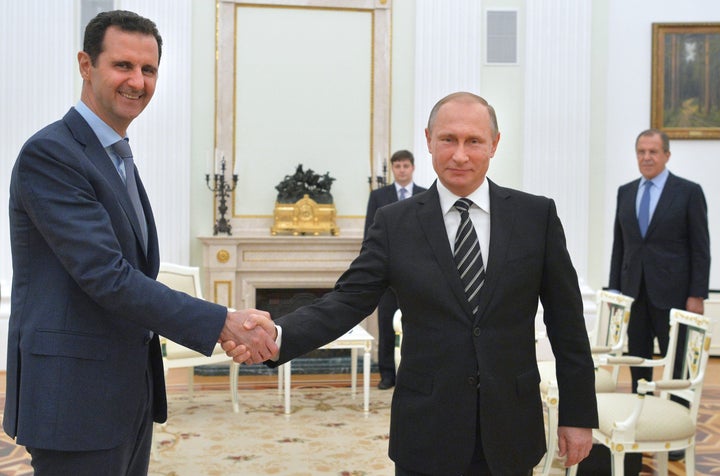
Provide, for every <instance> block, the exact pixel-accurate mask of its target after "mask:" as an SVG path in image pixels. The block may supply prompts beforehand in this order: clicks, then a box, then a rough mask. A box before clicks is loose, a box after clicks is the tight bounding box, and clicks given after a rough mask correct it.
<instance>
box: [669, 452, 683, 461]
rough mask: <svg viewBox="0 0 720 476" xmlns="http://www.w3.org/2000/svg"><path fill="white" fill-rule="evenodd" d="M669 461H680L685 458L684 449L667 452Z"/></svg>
mask: <svg viewBox="0 0 720 476" xmlns="http://www.w3.org/2000/svg"><path fill="white" fill-rule="evenodd" d="M668 459H669V460H670V461H680V460H683V459H685V450H673V451H670V452H669V453H668Z"/></svg>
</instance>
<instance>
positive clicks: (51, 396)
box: [3, 11, 277, 476]
mask: <svg viewBox="0 0 720 476" xmlns="http://www.w3.org/2000/svg"><path fill="white" fill-rule="evenodd" d="M161 47H162V39H161V37H160V35H159V33H158V31H157V28H156V26H155V24H154V23H153V22H152V21H150V20H148V19H146V18H143V17H140V16H139V15H137V14H135V13H132V12H126V11H113V12H103V13H100V14H99V15H97V16H96V17H95V18H94V19H93V20H91V21H90V23H89V24H88V26H87V28H86V30H85V39H84V44H83V51H81V52H79V53H78V63H79V69H80V74H81V76H82V79H83V85H82V91H81V97H80V101H79V102H78V103H77V105H76V106H75V107H73V108H71V109H70V110H69V111H68V113H67V114H66V115H65V117H63V118H62V119H61V120H59V121H57V122H55V123H53V124H50V125H49V126H47V127H45V128H44V129H42V130H41V131H40V132H38V133H36V134H35V135H33V136H32V137H31V138H30V139H29V140H28V141H27V142H26V143H25V145H24V146H23V148H22V150H21V151H20V154H19V156H18V159H17V161H16V162H15V166H14V167H13V172H12V178H11V183H10V202H9V209H10V241H11V247H12V258H13V287H12V298H11V299H12V303H11V312H10V323H9V326H10V327H9V336H8V360H7V362H8V366H7V393H6V401H5V413H4V420H3V428H4V430H5V432H6V433H7V434H8V435H10V436H11V437H14V438H16V441H17V443H18V444H20V445H24V446H26V447H27V450H28V452H29V453H30V455H31V457H32V466H33V470H34V474H35V475H36V476H48V475H57V476H65V475H73V476H98V475H104V476H146V475H147V471H148V464H149V456H150V446H151V441H152V426H153V421H156V422H163V421H165V419H166V417H167V401H166V396H165V380H164V373H163V363H162V356H161V350H160V342H159V339H158V334H162V335H164V336H166V337H168V338H170V339H172V340H174V341H176V342H178V343H180V344H182V345H184V346H187V347H190V348H192V349H194V350H196V351H198V352H201V353H203V354H205V355H210V354H211V353H212V351H213V348H214V346H215V343H216V342H217V341H218V340H222V341H224V340H227V339H232V340H233V341H235V339H238V340H242V341H245V343H246V344H248V345H250V344H259V345H260V347H259V348H257V349H256V350H257V352H253V353H252V355H251V354H247V353H246V354H245V356H246V357H250V360H249V361H256V362H260V361H262V360H264V359H265V358H267V357H269V356H270V355H272V354H273V353H274V352H275V351H276V350H277V345H276V344H275V342H274V341H273V340H272V339H270V338H269V337H268V335H267V332H274V326H273V325H272V322H271V321H270V320H269V319H268V317H269V315H268V314H267V313H265V312H261V311H254V310H250V311H239V312H230V311H228V309H226V308H225V307H223V306H218V305H216V304H213V303H210V302H208V301H203V300H202V299H195V298H192V297H190V296H188V295H187V294H183V293H180V292H177V291H173V290H171V289H169V288H167V287H166V286H164V285H162V284H160V283H158V282H157V281H155V277H156V276H157V274H158V269H159V265H160V256H159V250H158V237H157V232H156V229H155V221H154V218H153V213H152V209H151V207H150V203H149V201H148V197H147V194H146V193H145V189H144V187H143V185H142V181H141V180H140V175H139V174H138V173H137V169H136V167H135V166H134V161H133V157H132V152H131V150H130V146H129V143H128V139H127V135H126V134H127V128H128V126H129V125H130V123H131V122H132V121H133V120H134V119H135V117H137V116H138V115H139V114H140V113H141V112H142V111H143V110H144V109H145V106H147V104H148V103H149V102H150V99H151V98H152V96H153V92H154V90H155V84H156V81H157V76H158V67H159V63H160V55H161ZM249 317H254V319H253V323H255V322H259V323H260V324H261V326H263V327H267V328H265V329H264V330H261V328H256V330H253V331H250V330H247V329H244V328H243V326H242V323H243V322H244V321H246V320H247V319H248V318H249Z"/></svg>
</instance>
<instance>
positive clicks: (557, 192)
mask: <svg viewBox="0 0 720 476" xmlns="http://www.w3.org/2000/svg"><path fill="white" fill-rule="evenodd" d="M527 7H528V8H527V36H526V43H525V46H526V51H527V54H526V66H525V68H526V81H525V133H524V151H525V152H524V158H523V176H524V180H523V183H524V185H523V189H524V190H525V191H527V192H530V193H537V194H540V195H545V196H548V197H551V198H553V199H554V200H555V202H556V204H557V207H558V214H559V216H560V218H561V220H562V222H563V226H564V228H565V234H566V237H567V241H568V249H569V251H570V255H571V256H572V258H573V263H574V265H575V267H576V269H577V270H578V274H579V275H580V277H581V278H584V277H585V276H586V275H587V253H588V249H587V243H588V219H589V217H588V213H587V210H588V203H589V181H590V177H589V176H588V170H589V161H590V59H591V55H590V33H591V28H590V24H591V13H592V12H591V2H590V0H538V1H532V2H528V4H527Z"/></svg>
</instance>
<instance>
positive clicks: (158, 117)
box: [116, 0, 205, 264]
mask: <svg viewBox="0 0 720 476" xmlns="http://www.w3.org/2000/svg"><path fill="white" fill-rule="evenodd" d="M116 6H117V8H121V9H125V10H131V11H134V12H136V13H138V14H139V15H142V16H144V17H146V18H149V19H150V20H152V21H154V22H155V23H156V24H157V27H158V30H159V32H160V36H162V39H163V48H162V57H161V59H160V74H159V77H158V81H157V88H156V90H155V95H154V96H153V98H152V100H151V101H150V104H149V105H148V107H147V108H146V109H145V111H143V113H142V114H140V116H139V117H138V118H137V119H136V120H135V121H133V123H132V125H131V126H130V128H129V130H128V136H129V137H130V140H131V142H132V144H133V152H135V155H136V158H135V161H136V164H137V167H138V170H139V171H140V174H141V177H142V180H143V184H144V185H145V189H146V190H147V192H148V195H149V197H150V202H151V203H152V207H153V213H154V215H155V221H156V223H157V229H158V235H159V239H160V258H161V259H162V261H168V262H173V263H178V264H189V260H190V241H191V237H190V209H191V208H190V181H191V180H200V181H204V180H205V177H204V176H202V177H201V176H198V177H191V176H190V170H191V167H190V164H191V161H192V160H193V159H194V158H193V157H192V156H191V153H190V151H191V148H190V146H191V130H190V113H191V108H190V106H191V100H192V97H191V89H190V82H191V81H190V79H191V66H192V65H191V61H190V59H191V58H190V57H189V56H188V55H189V52H190V51H191V50H192V38H193V35H192V3H191V0H122V1H118V2H116ZM136 151H137V152H136ZM195 159H197V160H201V161H204V160H205V157H198V158H195Z"/></svg>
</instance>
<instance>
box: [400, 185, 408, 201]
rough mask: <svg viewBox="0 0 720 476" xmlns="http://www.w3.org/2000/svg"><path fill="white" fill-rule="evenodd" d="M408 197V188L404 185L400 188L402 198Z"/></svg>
mask: <svg viewBox="0 0 720 476" xmlns="http://www.w3.org/2000/svg"><path fill="white" fill-rule="evenodd" d="M406 198H407V190H406V189H405V187H402V188H401V189H400V200H405V199H406Z"/></svg>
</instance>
